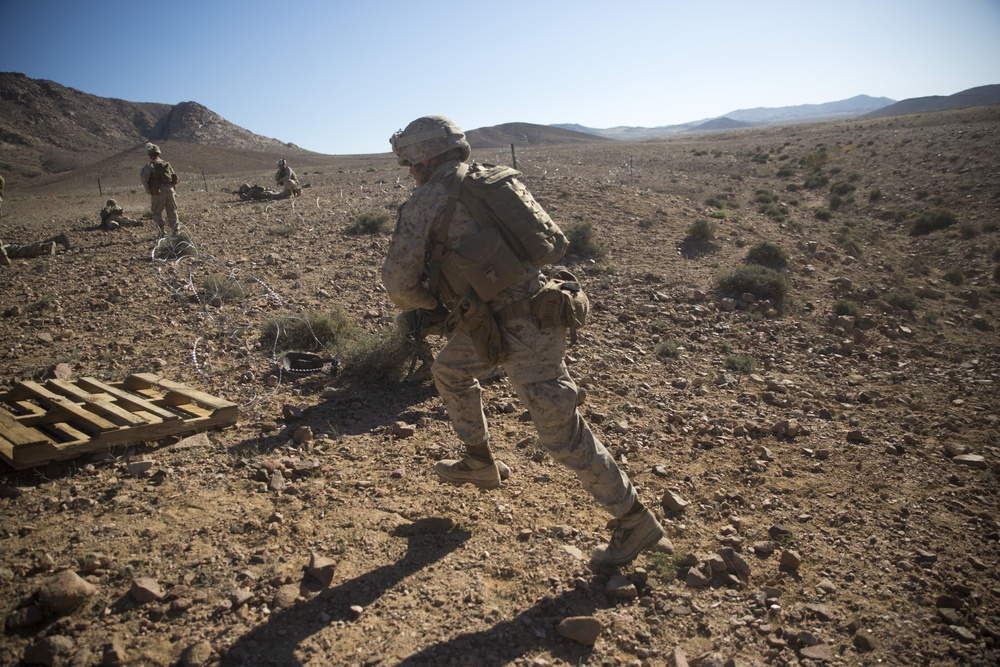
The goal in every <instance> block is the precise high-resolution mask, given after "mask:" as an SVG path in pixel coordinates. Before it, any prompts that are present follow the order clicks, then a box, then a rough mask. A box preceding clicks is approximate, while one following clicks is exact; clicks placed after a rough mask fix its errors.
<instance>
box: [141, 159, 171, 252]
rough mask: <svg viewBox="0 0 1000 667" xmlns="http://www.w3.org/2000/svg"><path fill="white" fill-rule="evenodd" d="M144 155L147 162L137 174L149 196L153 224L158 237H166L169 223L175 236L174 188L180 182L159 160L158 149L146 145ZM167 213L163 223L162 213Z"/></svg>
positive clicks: (167, 163)
mask: <svg viewBox="0 0 1000 667" xmlns="http://www.w3.org/2000/svg"><path fill="white" fill-rule="evenodd" d="M146 155H148V156H149V162H148V163H147V164H146V166H145V167H143V168H142V171H141V172H139V180H141V181H142V187H143V188H144V189H145V190H146V194H148V195H149V204H150V206H151V207H152V209H153V222H155V223H156V226H157V227H159V228H160V237H163V236H166V232H165V231H164V227H165V226H166V223H167V222H169V223H170V233H171V234H176V233H177V229H178V226H179V225H180V221H179V220H178V219H177V203H176V202H175V201H174V187H175V186H176V185H177V183H179V182H180V180H179V179H178V178H177V174H175V173H174V170H173V168H172V167H171V166H170V163H169V162H164V161H163V160H161V159H160V147H159V146H157V145H156V144H150V143H147V144H146ZM164 211H166V212H167V219H166V221H164V219H163V212H164Z"/></svg>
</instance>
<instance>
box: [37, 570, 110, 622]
mask: <svg viewBox="0 0 1000 667" xmlns="http://www.w3.org/2000/svg"><path fill="white" fill-rule="evenodd" d="M96 592H97V587H96V586H94V585H93V584H91V583H90V582H88V581H85V580H84V579H82V578H81V577H80V575H78V574H77V573H76V572H74V571H72V570H63V571H61V572H57V573H55V574H54V575H52V576H51V577H49V578H48V579H47V580H46V581H45V582H43V583H42V585H41V586H39V588H38V602H39V603H40V604H41V605H42V607H44V608H45V609H47V610H48V611H50V612H52V613H54V614H65V613H67V612H70V611H73V610H74V609H76V608H77V607H79V606H80V605H82V604H83V603H84V602H86V601H87V600H88V599H89V598H90V597H91V596H92V595H93V594H94V593H96Z"/></svg>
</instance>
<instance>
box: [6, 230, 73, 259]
mask: <svg viewBox="0 0 1000 667" xmlns="http://www.w3.org/2000/svg"><path fill="white" fill-rule="evenodd" d="M57 245H61V246H62V247H63V248H65V249H66V250H69V249H70V248H71V247H72V244H71V243H70V241H69V236H67V235H66V232H62V233H61V234H59V235H57V236H53V237H52V238H49V239H45V240H44V241H35V242H34V243H28V244H25V245H18V244H17V243H4V242H3V241H0V266H10V260H11V259H30V258H32V257H45V256H50V255H54V254H56V246H57Z"/></svg>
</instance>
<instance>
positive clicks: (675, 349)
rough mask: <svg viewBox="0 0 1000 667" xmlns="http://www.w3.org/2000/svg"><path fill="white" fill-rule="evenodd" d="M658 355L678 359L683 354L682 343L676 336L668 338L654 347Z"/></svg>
mask: <svg viewBox="0 0 1000 667" xmlns="http://www.w3.org/2000/svg"><path fill="white" fill-rule="evenodd" d="M653 351H654V352H656V356H658V357H670V358H671V359H676V358H678V357H679V356H681V344H680V343H679V342H678V341H677V340H676V339H674V338H670V339H668V340H664V341H660V342H659V343H657V344H656V347H655V348H653Z"/></svg>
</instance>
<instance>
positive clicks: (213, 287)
mask: <svg viewBox="0 0 1000 667" xmlns="http://www.w3.org/2000/svg"><path fill="white" fill-rule="evenodd" d="M201 291H202V295H203V298H204V299H205V301H212V300H213V299H220V300H221V301H222V302H223V303H229V302H231V301H241V300H243V299H245V298H246V296H247V291H246V289H244V287H243V285H242V284H240V282H239V281H238V280H235V279H233V278H231V277H229V276H227V275H224V274H221V273H212V274H209V275H207V276H205V278H204V279H203V280H202V281H201Z"/></svg>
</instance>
